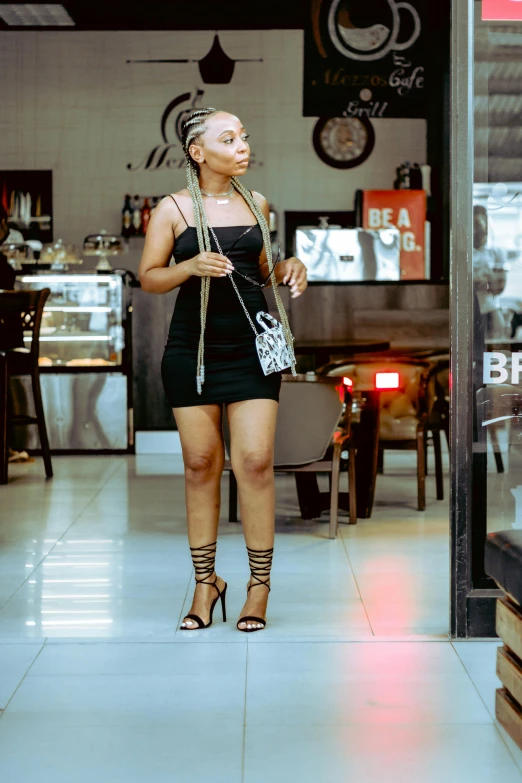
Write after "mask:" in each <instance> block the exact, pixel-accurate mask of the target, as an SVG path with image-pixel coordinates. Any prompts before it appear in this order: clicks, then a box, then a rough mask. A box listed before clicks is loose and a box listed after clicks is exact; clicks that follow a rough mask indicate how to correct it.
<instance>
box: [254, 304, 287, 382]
mask: <svg viewBox="0 0 522 783" xmlns="http://www.w3.org/2000/svg"><path fill="white" fill-rule="evenodd" d="M263 319H264V320H265V321H268V322H269V323H270V324H271V326H267V325H266V324H265V323H264V321H263ZM256 320H257V322H258V324H259V325H260V326H262V327H263V329H264V332H261V334H258V333H257V332H256V348H257V355H258V356H259V361H260V363H261V368H262V370H263V372H264V374H265V375H270V373H272V372H280V371H281V370H286V368H287V367H291V366H292V356H291V355H290V350H289V348H288V345H287V343H286V340H285V335H284V332H283V327H282V326H281V324H280V323H279V321H277V320H276V319H275V318H274V317H273V316H271V315H270V313H264V312H263V311H262V310H261V311H260V312H259V313H258V314H257V315H256Z"/></svg>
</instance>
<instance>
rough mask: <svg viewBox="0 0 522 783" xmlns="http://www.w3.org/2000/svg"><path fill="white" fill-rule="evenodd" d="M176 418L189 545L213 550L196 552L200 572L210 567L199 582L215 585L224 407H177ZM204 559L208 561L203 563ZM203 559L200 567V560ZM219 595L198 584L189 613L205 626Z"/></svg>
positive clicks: (191, 623)
mask: <svg viewBox="0 0 522 783" xmlns="http://www.w3.org/2000/svg"><path fill="white" fill-rule="evenodd" d="M174 416H175V418H176V424H177V426H178V431H179V435H180V439H181V449H182V452H183V462H184V464H185V500H186V506H187V525H188V538H189V544H190V547H191V548H192V549H195V548H197V547H209V549H207V550H204V551H203V553H200V554H199V555H198V553H196V552H193V556H194V555H195V560H194V562H195V565H196V567H197V568H198V570H200V568H201V567H203V568H204V565H205V564H207V565H208V569H211V571H210V570H209V571H208V573H207V574H205V575H203V573H200V574H199V575H198V574H197V573H196V581H198V580H201V579H204V580H205V582H210V583H212V582H214V580H215V579H216V574H215V571H214V567H213V564H212V557H211V556H210V560H209V559H208V555H209V554H210V555H212V547H211V546H209V545H212V544H213V543H214V542H215V541H216V539H217V530H218V523H219V511H220V506H221V493H220V486H221V475H222V473H223V464H224V460H225V451H224V446H223V435H222V408H221V406H220V405H198V406H194V407H190V408H174ZM202 556H203V559H204V562H203V564H202V563H201V557H202ZM198 557H199V560H200V562H199V564H198V560H197V558H198ZM224 584H225V583H224V582H223V580H222V579H221V578H220V577H217V583H216V587H217V588H218V589H219V591H221V590H222V589H223V587H224ZM216 596H217V592H216V589H215V588H214V587H213V586H212V584H197V585H196V590H195V592H194V600H193V601H192V606H191V608H190V612H189V614H196V615H198V617H200V618H201V619H202V620H203V622H204V623H207V622H208V621H209V619H210V605H211V603H212V601H213V600H214V599H215V597H216ZM184 622H185V625H186V626H188V627H196V625H197V624H196V623H195V622H194V620H190V619H189V620H187V619H185V621H184Z"/></svg>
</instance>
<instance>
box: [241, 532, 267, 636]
mask: <svg viewBox="0 0 522 783" xmlns="http://www.w3.org/2000/svg"><path fill="white" fill-rule="evenodd" d="M247 552H248V562H249V564H250V575H251V576H250V582H249V584H248V587H247V596H248V594H249V592H250V590H251V588H252V587H256V586H257V585H264V586H265V587H266V589H267V590H268V592H270V585H269V584H268V582H269V580H270V570H271V568H272V557H273V555H274V549H273V547H272V549H250V548H249V547H248V546H247ZM252 579H255V580H256V581H255V582H252ZM239 623H257V624H258V625H261V626H262V627H261V628H240V627H239ZM265 627H266V620H264V619H263V618H262V617H254V616H253V615H250V614H248V615H245V616H244V617H240V618H239V620H238V621H237V630H238V631H242V632H243V633H254V632H255V631H262V630H263V628H265Z"/></svg>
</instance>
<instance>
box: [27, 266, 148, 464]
mask: <svg viewBox="0 0 522 783" xmlns="http://www.w3.org/2000/svg"><path fill="white" fill-rule="evenodd" d="M71 257H72V256H69V258H71ZM62 260H65V257H62ZM127 277H128V276H127V275H126V274H120V273H118V272H115V273H114V274H70V273H69V274H67V273H62V274H59V273H58V274H52V273H43V274H32V275H27V274H23V273H22V274H19V275H18V277H17V284H16V285H17V288H19V289H25V290H35V289H40V288H50V290H51V294H50V295H49V298H48V299H47V302H46V304H45V308H44V312H43V319H42V326H41V330H40V359H39V365H40V370H41V385H42V396H43V401H44V408H45V412H46V420H47V426H48V430H49V440H50V444H51V449H53V450H55V451H57V450H58V451H60V450H61V451H71V450H72V451H99V450H103V451H120V450H128V448H129V447H130V446H132V443H133V431H132V361H131V351H130V342H131V341H130V334H131V325H130V318H131V312H132V306H131V290H130V286H129V285H128V284H127V282H126V280H127ZM24 339H26V341H29V340H30V339H31V337H30V335H27V336H26V337H25V338H24ZM24 382H25V381H23V380H22V379H20V381H19V382H18V387H17V388H18V397H19V399H18V403H19V405H20V406H21V409H22V412H24V410H23V409H24V406H25V405H26V398H27V396H28V395H26V394H25V391H24ZM19 429H20V430H24V429H25V430H26V432H25V433H24V434H23V436H22V437H23V438H25V440H24V441H23V442H22V443H19V444H18V445H21V446H23V447H25V448H34V446H35V445H36V446H37V444H33V443H32V439H34V437H35V435H34V433H33V432H32V431H31V429H30V428H22V427H20V428H19ZM32 429H33V430H34V428H32Z"/></svg>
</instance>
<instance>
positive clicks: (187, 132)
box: [182, 108, 217, 394]
mask: <svg viewBox="0 0 522 783" xmlns="http://www.w3.org/2000/svg"><path fill="white" fill-rule="evenodd" d="M216 111H217V110H216V109H210V108H209V109H197V110H196V111H194V112H192V114H191V115H190V117H189V119H188V120H186V122H185V123H184V124H183V130H182V143H183V149H184V150H185V155H186V156H187V184H188V190H189V193H190V195H191V196H192V205H193V208H194V221H195V224H196V233H197V237H198V247H199V252H200V253H204V252H207V253H208V252H211V250H212V248H211V244H210V235H209V232H208V225H207V220H206V217H205V207H204V204H203V197H202V195H201V190H200V187H199V168H198V165H197V163H196V162H195V161H194V160H193V159H192V157H191V156H190V153H189V148H190V145H191V144H192V142H193V141H195V140H196V139H197V138H198V137H199V136H201V134H202V133H204V132H205V128H206V126H205V119H206V118H207V117H209V116H211V115H212V114H215V113H216ZM209 295H210V277H202V278H201V289H200V308H199V318H200V324H201V330H200V334H199V345H198V360H197V370H196V385H197V390H198V394H201V392H202V390H203V384H204V383H205V327H206V325H207V309H208V300H209Z"/></svg>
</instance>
